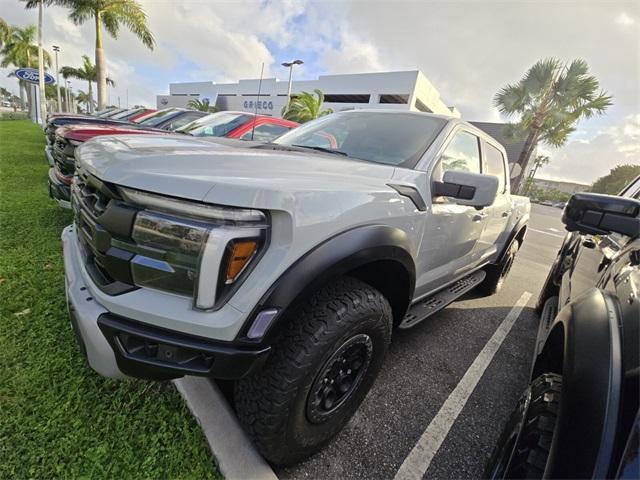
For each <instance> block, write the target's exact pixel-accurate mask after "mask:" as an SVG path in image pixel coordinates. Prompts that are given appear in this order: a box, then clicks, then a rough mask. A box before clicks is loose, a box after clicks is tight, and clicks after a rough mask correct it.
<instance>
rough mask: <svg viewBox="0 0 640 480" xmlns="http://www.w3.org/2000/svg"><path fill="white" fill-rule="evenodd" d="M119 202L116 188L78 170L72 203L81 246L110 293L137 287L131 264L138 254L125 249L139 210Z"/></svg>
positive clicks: (93, 275) (90, 268) (94, 276)
mask: <svg viewBox="0 0 640 480" xmlns="http://www.w3.org/2000/svg"><path fill="white" fill-rule="evenodd" d="M119 202H120V200H119V198H118V196H117V192H116V191H115V189H113V187H111V186H110V185H107V184H105V183H103V182H101V181H100V180H99V179H97V178H96V177H93V176H91V175H89V174H87V173H85V172H82V171H79V172H76V176H75V177H74V182H73V184H72V186H71V206H72V209H73V214H74V220H75V224H76V231H77V234H78V241H79V243H80V249H81V251H82V254H83V255H82V256H83V258H84V263H85V267H86V269H87V272H88V273H89V275H90V276H91V278H92V280H93V281H94V282H95V283H96V285H97V286H98V287H99V288H100V289H102V290H103V291H104V292H106V293H108V294H110V295H117V294H120V293H124V292H127V291H130V290H133V289H135V288H136V287H135V286H134V285H133V279H132V278H131V269H130V265H129V262H130V260H131V259H132V258H133V256H134V253H133V252H132V251H131V250H129V249H124V248H122V246H123V245H125V246H126V245H127V240H129V241H130V239H127V238H126V235H127V233H128V232H129V231H130V230H131V224H132V223H133V218H134V216H135V211H132V210H131V209H127V208H126V207H123V206H120V205H118V203H119ZM123 212H124V214H123ZM116 237H117V238H116ZM114 243H117V245H114ZM131 245H132V243H131Z"/></svg>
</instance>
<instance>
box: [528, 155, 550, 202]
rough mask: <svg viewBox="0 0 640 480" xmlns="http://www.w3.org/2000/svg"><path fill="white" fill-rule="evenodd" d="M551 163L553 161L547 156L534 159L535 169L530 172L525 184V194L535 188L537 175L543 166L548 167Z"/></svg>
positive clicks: (538, 156)
mask: <svg viewBox="0 0 640 480" xmlns="http://www.w3.org/2000/svg"><path fill="white" fill-rule="evenodd" d="M549 161H551V159H550V158H549V157H548V156H547V155H537V156H536V157H535V158H534V159H533V168H532V169H531V171H530V172H529V176H528V177H527V180H526V182H525V185H524V189H523V190H524V193H529V190H530V188H531V186H533V180H534V178H535V176H536V173H538V170H539V169H541V168H542V167H543V166H545V165H547V164H548V163H549Z"/></svg>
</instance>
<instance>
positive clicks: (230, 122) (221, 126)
mask: <svg viewBox="0 0 640 480" xmlns="http://www.w3.org/2000/svg"><path fill="white" fill-rule="evenodd" d="M250 118H251V115H247V114H244V113H229V112H218V113H212V114H211V115H207V116H206V117H202V118H199V119H198V120H195V121H193V122H191V123H188V124H187V125H185V126H184V127H182V128H179V129H177V130H176V132H179V133H186V134H188V135H193V136H194V137H224V136H225V135H227V134H228V133H229V132H231V131H232V130H235V129H236V128H238V127H239V126H240V125H244V124H245V123H246V122H247V120H249V119H250Z"/></svg>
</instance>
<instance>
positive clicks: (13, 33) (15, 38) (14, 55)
mask: <svg viewBox="0 0 640 480" xmlns="http://www.w3.org/2000/svg"><path fill="white" fill-rule="evenodd" d="M35 37H36V27H35V25H28V26H26V27H23V28H22V27H16V26H11V27H9V34H8V36H7V38H6V39H5V41H4V43H3V45H2V50H0V55H2V62H0V66H1V67H2V68H7V67H8V66H10V65H13V66H14V67H18V68H21V67H28V68H34V67H37V66H38V46H37V45H36V44H35V43H34V42H35ZM43 58H44V64H45V65H46V66H49V65H50V64H51V55H49V52H47V51H46V50H44V51H43ZM18 83H19V87H20V101H21V102H22V103H23V104H24V94H23V90H26V91H27V98H28V100H29V103H31V92H30V90H29V89H28V88H27V85H26V83H25V82H24V81H23V80H18Z"/></svg>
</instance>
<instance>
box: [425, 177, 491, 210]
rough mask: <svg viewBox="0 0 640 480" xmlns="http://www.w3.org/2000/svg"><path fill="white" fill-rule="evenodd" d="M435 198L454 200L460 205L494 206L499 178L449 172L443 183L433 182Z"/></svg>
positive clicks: (443, 178)
mask: <svg viewBox="0 0 640 480" xmlns="http://www.w3.org/2000/svg"><path fill="white" fill-rule="evenodd" d="M432 190H433V196H434V197H449V198H454V199H455V200H456V203H457V204H459V205H469V206H471V207H476V208H483V207H488V206H489V205H491V204H493V202H494V201H495V199H496V195H497V193H498V177H495V176H493V175H483V174H481V173H470V172H462V171H458V170H447V171H445V172H444V175H443V177H442V182H433V187H432Z"/></svg>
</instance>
